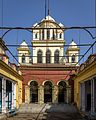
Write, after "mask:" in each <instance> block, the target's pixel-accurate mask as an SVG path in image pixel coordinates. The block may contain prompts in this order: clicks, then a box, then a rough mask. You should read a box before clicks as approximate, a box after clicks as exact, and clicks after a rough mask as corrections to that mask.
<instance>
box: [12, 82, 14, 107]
mask: <svg viewBox="0 0 96 120" xmlns="http://www.w3.org/2000/svg"><path fill="white" fill-rule="evenodd" d="M12 109H14V83H13V82H12Z"/></svg>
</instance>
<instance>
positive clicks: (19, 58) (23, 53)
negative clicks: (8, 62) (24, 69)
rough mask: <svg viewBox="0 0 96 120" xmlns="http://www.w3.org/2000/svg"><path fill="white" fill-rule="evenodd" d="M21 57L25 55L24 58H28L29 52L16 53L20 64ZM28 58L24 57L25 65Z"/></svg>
mask: <svg viewBox="0 0 96 120" xmlns="http://www.w3.org/2000/svg"><path fill="white" fill-rule="evenodd" d="M22 55H25V56H29V52H28V51H18V56H19V57H18V61H19V63H22ZM29 58H30V57H25V61H26V63H29Z"/></svg>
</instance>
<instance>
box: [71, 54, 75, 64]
mask: <svg viewBox="0 0 96 120" xmlns="http://www.w3.org/2000/svg"><path fill="white" fill-rule="evenodd" d="M71 61H72V63H75V55H72V60H71Z"/></svg>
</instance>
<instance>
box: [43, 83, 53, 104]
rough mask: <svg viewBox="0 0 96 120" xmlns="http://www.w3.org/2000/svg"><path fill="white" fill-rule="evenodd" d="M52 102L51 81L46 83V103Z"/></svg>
mask: <svg viewBox="0 0 96 120" xmlns="http://www.w3.org/2000/svg"><path fill="white" fill-rule="evenodd" d="M47 102H52V83H51V82H50V81H47V82H45V84H44V103H47Z"/></svg>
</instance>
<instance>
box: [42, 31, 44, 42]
mask: <svg viewBox="0 0 96 120" xmlns="http://www.w3.org/2000/svg"><path fill="white" fill-rule="evenodd" d="M42 40H44V29H43V30H42Z"/></svg>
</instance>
